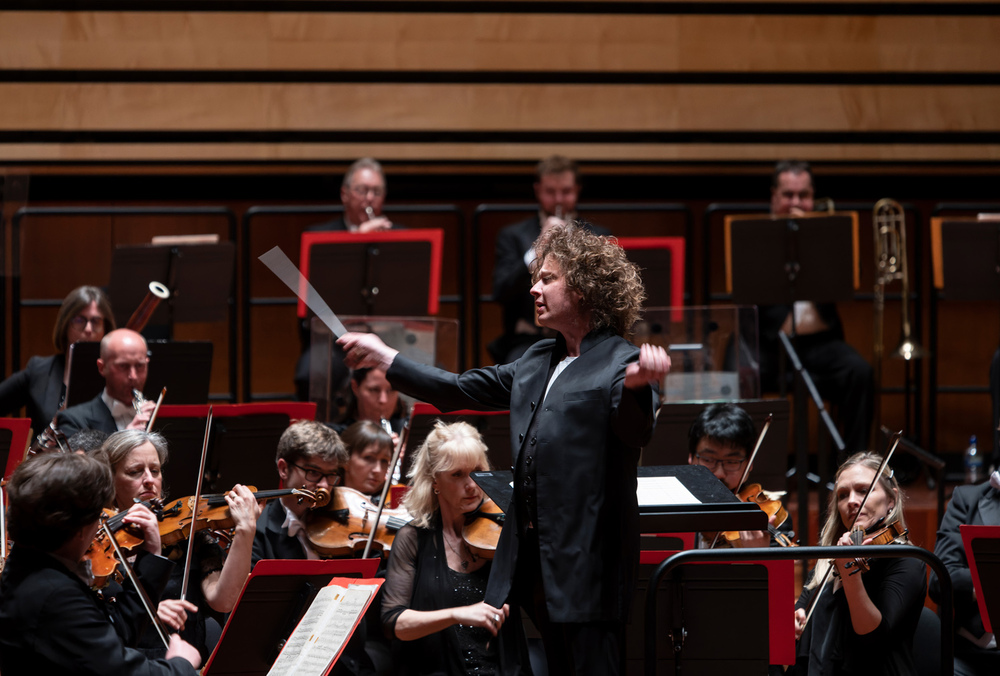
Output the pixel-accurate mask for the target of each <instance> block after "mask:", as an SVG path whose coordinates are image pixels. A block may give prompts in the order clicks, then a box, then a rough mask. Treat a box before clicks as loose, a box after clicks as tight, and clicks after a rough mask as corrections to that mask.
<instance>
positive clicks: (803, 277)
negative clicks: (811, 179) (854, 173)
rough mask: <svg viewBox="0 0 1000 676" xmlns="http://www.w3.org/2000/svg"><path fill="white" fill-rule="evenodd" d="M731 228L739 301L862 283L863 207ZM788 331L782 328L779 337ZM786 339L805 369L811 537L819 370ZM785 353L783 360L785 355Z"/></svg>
mask: <svg viewBox="0 0 1000 676" xmlns="http://www.w3.org/2000/svg"><path fill="white" fill-rule="evenodd" d="M724 227H725V242H726V287H727V291H729V292H730V293H732V295H733V301H734V302H736V303H738V304H756V305H792V304H793V303H795V301H800V300H801V301H811V302H814V303H826V302H834V301H844V300H851V299H852V298H853V297H854V290H855V289H856V288H857V287H858V286H860V283H861V280H860V270H859V266H858V261H859V253H858V247H859V242H858V214H857V212H847V213H835V214H819V213H817V214H806V215H803V216H781V217H776V216H759V215H749V216H743V215H733V216H727V217H726V219H725V222H724ZM848 262H850V263H848ZM793 330H794V322H793ZM782 337H783V334H781V333H780V332H779V334H778V338H779V339H780V338H782ZM793 341H794V336H793ZM781 345H782V347H783V348H784V349H783V350H782V353H783V354H784V355H787V357H788V359H790V360H791V362H792V364H793V366H794V368H795V370H796V371H797V372H798V374H799V377H798V378H795V393H794V400H795V404H794V405H795V415H794V419H795V442H796V456H797V461H796V476H797V478H798V482H799V484H798V486H799V488H798V500H799V527H798V531H799V536H800V537H802V538H803V539H805V540H808V536H809V533H808V528H809V522H808V519H807V514H808V510H807V508H808V486H807V484H806V475H807V471H808V453H809V449H808V448H807V446H808V439H807V435H808V420H807V418H808V413H807V407H808V400H809V398H810V397H812V398H813V399H814V400H816V399H818V397H817V396H816V392H815V388H814V387H812V378H811V376H810V375H809V373H808V371H807V370H806V369H805V368H804V367H803V366H802V364H801V362H800V361H799V359H798V355H796V354H795V353H794V352H795V351H794V349H793V342H789V341H785V340H781ZM780 359H781V362H780V363H782V364H783V363H784V356H782V357H780ZM782 373H783V371H782ZM817 407H818V410H819V412H820V415H821V416H822V417H823V422H824V423H825V425H826V427H827V428H828V429H829V430H830V431H831V436H832V438H833V439H834V440H839V435H837V434H836V428H835V427H834V426H833V425H832V420H830V418H829V415H828V414H826V411H825V408H824V406H823V403H822V399H818V403H817ZM820 439H821V443H820V453H819V461H820V463H819V465H820V466H819V473H820V504H823V498H824V497H825V486H826V484H827V481H828V479H829V467H828V463H827V462H826V459H827V450H826V449H827V444H826V443H825V441H826V438H825V437H824V436H823V435H820Z"/></svg>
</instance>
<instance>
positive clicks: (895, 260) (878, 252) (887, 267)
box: [872, 198, 927, 427]
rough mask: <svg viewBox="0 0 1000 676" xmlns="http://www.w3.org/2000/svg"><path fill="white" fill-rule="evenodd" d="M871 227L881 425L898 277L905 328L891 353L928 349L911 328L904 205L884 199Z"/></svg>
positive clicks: (908, 354)
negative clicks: (890, 287)
mask: <svg viewBox="0 0 1000 676" xmlns="http://www.w3.org/2000/svg"><path fill="white" fill-rule="evenodd" d="M872 226H873V230H874V235H875V302H874V314H875V327H874V329H875V330H874V333H873V336H874V343H875V345H874V347H875V363H874V371H875V418H874V419H875V424H876V427H877V426H878V425H879V420H880V419H879V414H880V409H881V405H880V401H879V400H880V396H879V392H881V388H882V357H883V353H884V349H885V348H884V345H883V342H884V334H885V332H884V325H885V286H886V284H890V283H892V282H894V281H896V280H899V281H901V282H902V286H903V306H902V311H901V315H902V327H901V334H902V335H901V337H900V340H899V345H897V346H896V349H895V350H893V351H892V353H891V356H892V357H895V358H897V359H905V360H907V361H909V360H911V359H922V358H923V357H925V356H926V355H927V352H926V351H925V350H924V349H923V348H922V347H921V346H920V343H919V342H918V341H917V340H916V339H915V338H914V337H913V335H912V333H911V330H910V275H909V269H908V266H907V262H906V259H907V255H906V217H905V215H904V214H903V207H902V205H900V204H899V202H896V201H895V200H891V199H888V198H886V199H881V200H879V201H878V202H877V203H876V204H875V207H874V209H872Z"/></svg>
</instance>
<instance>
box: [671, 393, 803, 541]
mask: <svg viewBox="0 0 1000 676" xmlns="http://www.w3.org/2000/svg"><path fill="white" fill-rule="evenodd" d="M756 441H757V429H756V428H755V427H754V424H753V420H752V419H751V418H750V414H748V413H747V412H746V411H744V410H743V409H742V408H740V407H739V406H736V405H735V404H712V405H710V406H708V407H707V408H705V410H704V411H702V412H701V415H700V416H698V418H697V419H696V420H695V421H694V423H693V424H692V425H691V429H690V430H689V431H688V464H689V465H702V466H704V467H707V468H708V469H709V470H711V472H712V474H714V475H715V476H716V478H718V480H719V481H721V482H722V483H724V484H725V485H726V488H728V489H729V490H731V491H733V492H734V493H735V492H736V489H737V488H739V483H740V479H741V478H742V477H743V471H744V470H745V469H746V464H747V460H748V459H749V457H750V451H751V449H753V446H754V443H755V442H756ZM771 519H772V522H773V520H774V517H771ZM786 523H787V522H786ZM786 534H787V533H786ZM770 543H771V536H770V535H769V534H768V533H767V532H765V531H759V530H757V531H740V539H739V540H736V541H734V542H733V543H732V544H733V546H735V547H767V546H769V545H770ZM710 544H711V543H710V542H705V543H703V545H701V546H704V547H708V546H710Z"/></svg>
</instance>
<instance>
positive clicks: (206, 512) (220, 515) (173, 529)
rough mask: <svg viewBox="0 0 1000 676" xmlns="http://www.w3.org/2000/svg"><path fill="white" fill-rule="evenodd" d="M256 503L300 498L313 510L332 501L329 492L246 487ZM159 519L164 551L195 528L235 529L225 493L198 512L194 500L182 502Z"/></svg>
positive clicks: (204, 499) (207, 498) (204, 501)
mask: <svg viewBox="0 0 1000 676" xmlns="http://www.w3.org/2000/svg"><path fill="white" fill-rule="evenodd" d="M247 488H249V489H250V492H251V493H253V495H254V497H255V498H256V499H257V500H271V499H273V498H280V497H283V496H286V495H297V496H298V497H299V501H300V502H301V501H305V500H308V501H309V502H311V503H312V505H313V507H312V508H313V509H315V508H316V507H319V506H323V505H326V504H327V503H328V502H329V501H330V492H329V491H327V490H326V489H322V488H319V489H316V490H315V491H309V490H306V489H304V488H279V489H275V490H269V491H258V490H257V489H256V488H254V487H253V486H247ZM158 517H159V518H160V541H161V542H162V543H163V546H164V547H169V546H170V545H173V544H176V543H178V542H180V541H182V540H186V539H188V538H189V537H191V530H192V525H193V526H194V530H195V531H199V530H203V529H205V528H211V529H212V530H220V531H221V530H228V529H230V528H233V526H234V524H233V518H232V515H230V513H229V504H228V503H227V502H226V494H225V493H216V494H213V495H203V496H201V498H200V499H199V500H198V509H197V510H195V509H194V496H189V497H186V498H179V499H177V500H174V501H173V502H171V503H170V504H168V505H166V506H165V507H163V510H162V514H160V515H158Z"/></svg>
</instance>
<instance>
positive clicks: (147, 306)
mask: <svg viewBox="0 0 1000 676" xmlns="http://www.w3.org/2000/svg"><path fill="white" fill-rule="evenodd" d="M168 298H170V290H169V289H167V287H166V286H165V285H163V284H161V283H160V282H150V283H149V291H148V292H147V293H146V297H145V298H143V299H142V302H141V303H139V307H137V308H136V309H135V312H133V313H132V316H131V317H129V318H128V323H127V324H125V328H126V329H132V330H133V331H142V330H143V329H144V328H145V327H146V324H148V323H149V319H150V317H152V316H153V313H154V312H156V308H157V306H158V305H159V304H160V301H161V300H166V299H168Z"/></svg>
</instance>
